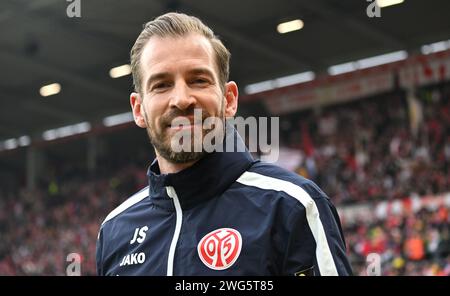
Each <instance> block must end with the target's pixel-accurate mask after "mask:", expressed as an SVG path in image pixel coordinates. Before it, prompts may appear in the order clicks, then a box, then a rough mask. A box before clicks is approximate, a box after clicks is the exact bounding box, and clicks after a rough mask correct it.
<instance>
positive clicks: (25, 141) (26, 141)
mask: <svg viewBox="0 0 450 296" xmlns="http://www.w3.org/2000/svg"><path fill="white" fill-rule="evenodd" d="M17 141H18V142H19V146H20V147H25V146H28V145H30V143H31V138H30V136H21V137H19V138H18V139H17Z"/></svg>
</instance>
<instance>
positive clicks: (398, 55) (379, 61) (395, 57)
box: [358, 50, 408, 69]
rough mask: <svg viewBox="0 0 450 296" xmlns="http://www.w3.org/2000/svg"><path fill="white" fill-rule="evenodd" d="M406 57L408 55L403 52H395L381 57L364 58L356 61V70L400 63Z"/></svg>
mask: <svg viewBox="0 0 450 296" xmlns="http://www.w3.org/2000/svg"><path fill="white" fill-rule="evenodd" d="M407 57H408V53H407V52H406V51H405V50H400V51H395V52H391V53H386V54H382V55H377V56H374V57H370V58H365V59H362V60H359V61H358V68H359V69H365V68H370V67H375V66H379V65H384V64H389V63H393V62H397V61H402V60H404V59H406V58H407Z"/></svg>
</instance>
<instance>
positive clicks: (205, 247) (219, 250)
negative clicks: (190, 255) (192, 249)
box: [197, 228, 242, 270]
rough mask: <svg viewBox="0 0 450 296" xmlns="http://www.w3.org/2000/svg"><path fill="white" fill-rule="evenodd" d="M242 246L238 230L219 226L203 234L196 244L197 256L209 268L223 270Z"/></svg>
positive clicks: (236, 256) (230, 263)
mask: <svg viewBox="0 0 450 296" xmlns="http://www.w3.org/2000/svg"><path fill="white" fill-rule="evenodd" d="M241 248H242V237H241V234H240V233H239V231H237V230H235V229H232V228H220V229H216V230H214V231H211V232H210V233H208V234H207V235H205V236H204V237H203V238H202V239H201V240H200V242H199V243H198V246H197V251H198V256H199V257H200V259H201V260H202V262H203V263H204V264H205V265H206V266H208V267H209V268H211V269H214V270H224V269H227V268H229V267H230V266H231V265H233V264H234V262H236V260H237V258H238V257H239V254H240V253H241Z"/></svg>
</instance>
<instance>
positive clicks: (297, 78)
mask: <svg viewBox="0 0 450 296" xmlns="http://www.w3.org/2000/svg"><path fill="white" fill-rule="evenodd" d="M315 77H316V75H315V74H314V72H312V71H307V72H303V73H298V74H294V75H289V76H284V77H280V78H277V79H275V84H276V86H277V87H283V86H288V85H293V84H298V83H303V82H308V81H311V80H314V78H315Z"/></svg>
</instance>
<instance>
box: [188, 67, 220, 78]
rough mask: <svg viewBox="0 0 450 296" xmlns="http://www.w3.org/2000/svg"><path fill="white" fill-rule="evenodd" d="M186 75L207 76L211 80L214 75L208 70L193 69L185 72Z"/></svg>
mask: <svg viewBox="0 0 450 296" xmlns="http://www.w3.org/2000/svg"><path fill="white" fill-rule="evenodd" d="M187 73H188V74H190V75H207V76H209V77H211V78H214V73H213V72H212V71H211V70H209V69H208V68H195V69H192V70H189V71H187Z"/></svg>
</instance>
